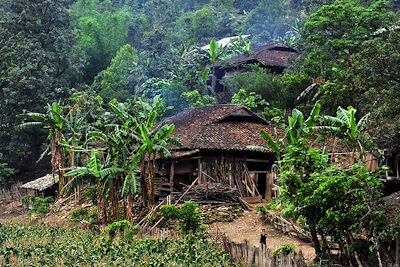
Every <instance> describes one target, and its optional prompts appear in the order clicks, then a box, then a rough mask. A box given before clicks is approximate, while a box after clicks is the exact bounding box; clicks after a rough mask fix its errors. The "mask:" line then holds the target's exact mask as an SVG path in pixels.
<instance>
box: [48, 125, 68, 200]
mask: <svg viewBox="0 0 400 267" xmlns="http://www.w3.org/2000/svg"><path fill="white" fill-rule="evenodd" d="M60 143H61V132H59V131H57V130H55V131H54V132H53V134H52V140H51V171H52V175H53V177H54V176H55V175H58V194H59V196H60V195H61V190H62V189H63V188H64V185H65V181H64V168H65V153H64V150H63V148H62V147H61V146H60Z"/></svg>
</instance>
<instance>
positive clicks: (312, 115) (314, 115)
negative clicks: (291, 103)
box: [305, 101, 321, 127]
mask: <svg viewBox="0 0 400 267" xmlns="http://www.w3.org/2000/svg"><path fill="white" fill-rule="evenodd" d="M320 111H321V103H320V101H317V102H316V103H315V105H314V107H313V109H312V110H311V113H310V116H309V117H308V119H307V120H306V121H305V123H306V125H307V127H312V126H314V125H315V123H316V122H317V120H318V118H319V113H320Z"/></svg>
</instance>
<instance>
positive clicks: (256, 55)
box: [220, 44, 296, 68]
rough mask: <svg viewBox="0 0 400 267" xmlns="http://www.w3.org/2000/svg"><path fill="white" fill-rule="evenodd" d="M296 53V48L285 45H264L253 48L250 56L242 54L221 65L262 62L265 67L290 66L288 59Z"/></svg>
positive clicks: (229, 65)
mask: <svg viewBox="0 0 400 267" xmlns="http://www.w3.org/2000/svg"><path fill="white" fill-rule="evenodd" d="M293 54H296V50H294V49H293V48H291V47H289V46H286V45H283V44H275V45H264V46H261V47H258V48H256V49H254V50H253V52H252V54H251V55H249V56H246V55H240V56H237V57H233V58H231V59H229V60H228V61H227V62H225V63H221V64H220V65H222V66H224V67H225V68H232V67H237V66H240V65H243V64H255V63H258V64H261V65H263V66H265V67H280V68H287V67H288V59H289V57H290V56H291V55H293Z"/></svg>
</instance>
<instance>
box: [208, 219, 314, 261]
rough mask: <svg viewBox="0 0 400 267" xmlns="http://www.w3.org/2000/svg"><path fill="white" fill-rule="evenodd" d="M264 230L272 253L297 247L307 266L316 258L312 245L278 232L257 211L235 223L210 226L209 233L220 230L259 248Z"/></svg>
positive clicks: (236, 240)
mask: <svg viewBox="0 0 400 267" xmlns="http://www.w3.org/2000/svg"><path fill="white" fill-rule="evenodd" d="M262 228H265V231H266V233H267V247H268V248H269V249H271V250H272V251H274V250H276V249H277V248H279V247H280V246H281V245H295V246H296V248H297V249H296V251H297V252H299V251H300V250H301V251H302V253H303V255H304V258H305V260H306V263H307V264H309V263H311V262H312V261H313V259H314V258H315V252H314V248H313V247H312V246H311V244H309V243H306V242H304V241H302V240H299V239H297V238H295V237H293V236H289V235H286V234H284V233H282V232H280V231H278V230H276V229H275V228H274V227H273V226H272V225H271V224H268V223H265V222H263V221H262V220H261V215H259V214H257V213H256V212H255V211H247V212H245V213H244V214H243V216H241V217H240V218H238V219H237V220H235V221H233V222H229V223H214V224H212V225H210V226H209V231H210V232H215V231H216V230H217V229H218V230H219V231H220V232H223V233H225V234H226V235H227V236H228V237H229V238H230V239H231V240H232V241H234V242H243V241H244V240H245V239H247V240H248V241H249V242H250V243H251V244H254V245H255V246H259V241H260V232H261V229H262Z"/></svg>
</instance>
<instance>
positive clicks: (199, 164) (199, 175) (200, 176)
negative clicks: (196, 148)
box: [197, 158, 203, 184]
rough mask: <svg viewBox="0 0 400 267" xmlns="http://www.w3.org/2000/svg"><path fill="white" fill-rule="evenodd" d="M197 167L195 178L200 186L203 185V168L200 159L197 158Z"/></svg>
mask: <svg viewBox="0 0 400 267" xmlns="http://www.w3.org/2000/svg"><path fill="white" fill-rule="evenodd" d="M197 165H198V166H197V178H198V181H199V184H202V183H203V174H202V172H203V169H202V167H203V166H202V162H201V158H199V160H198V163H197Z"/></svg>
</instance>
